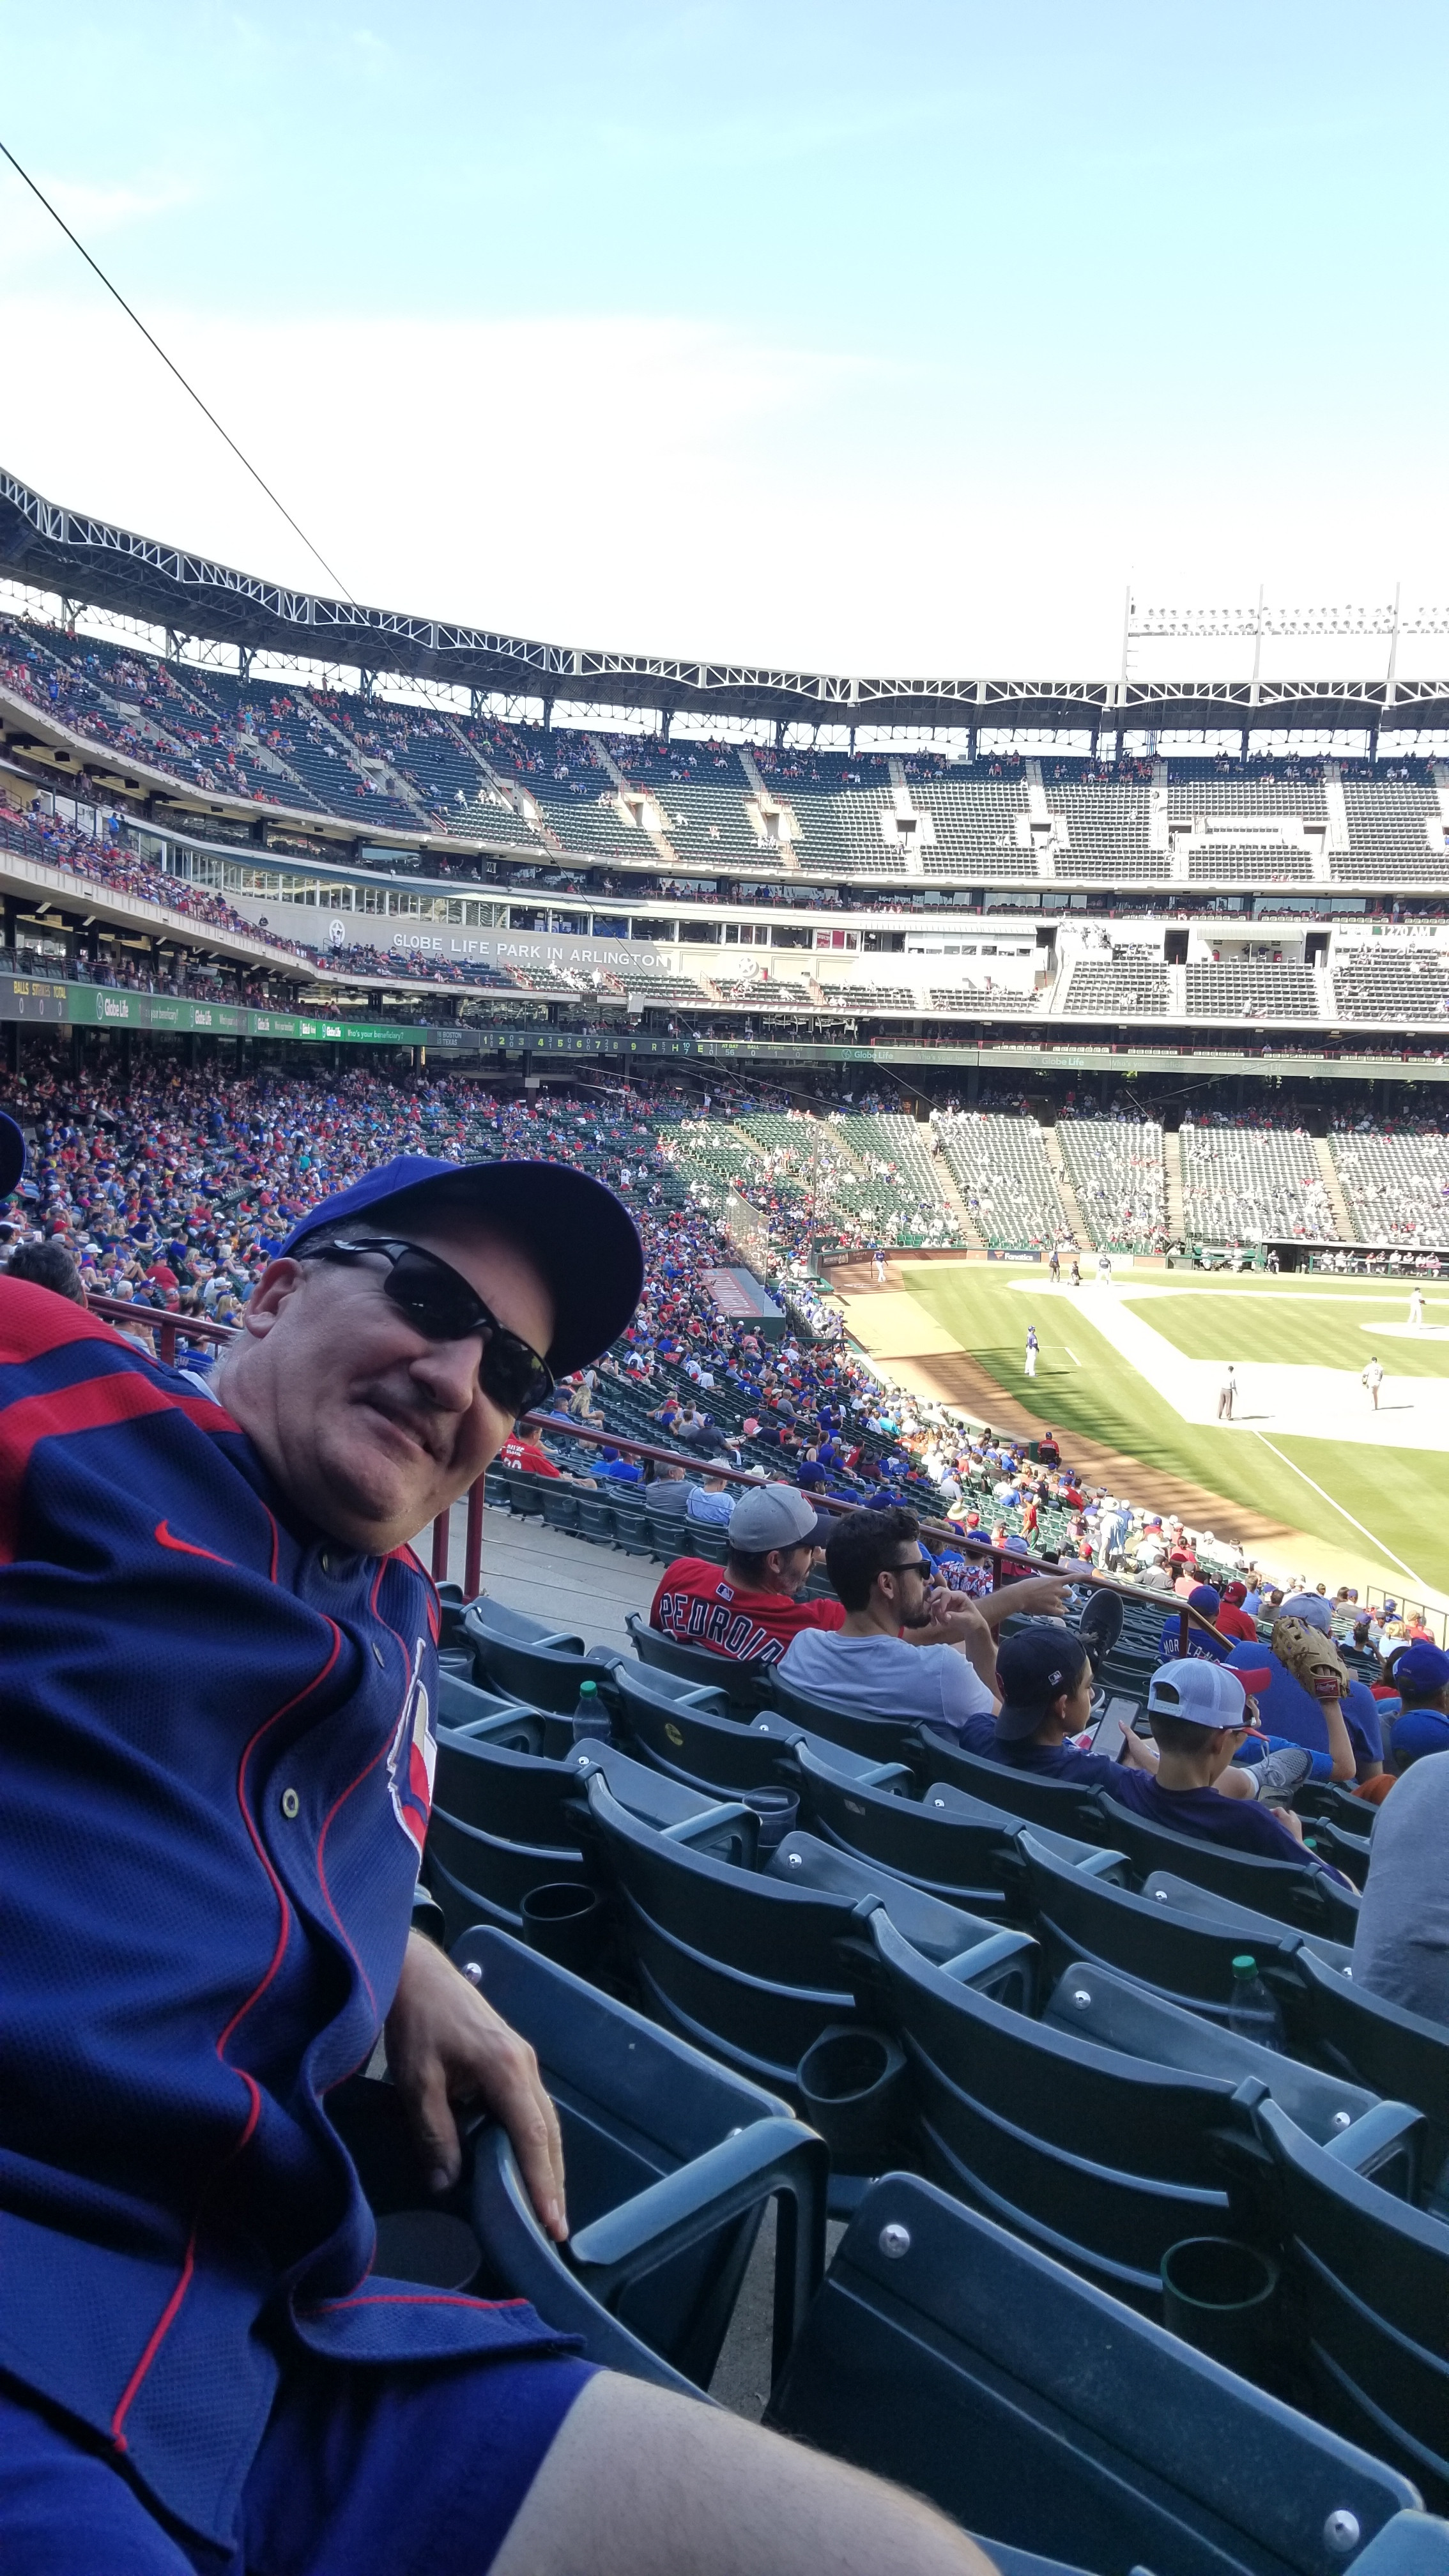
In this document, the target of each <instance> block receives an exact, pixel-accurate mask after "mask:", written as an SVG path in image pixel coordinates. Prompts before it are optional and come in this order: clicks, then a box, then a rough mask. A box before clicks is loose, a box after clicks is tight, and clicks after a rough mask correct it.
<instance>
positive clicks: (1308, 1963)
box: [1286, 1945, 1449, 2182]
mask: <svg viewBox="0 0 1449 2576" xmlns="http://www.w3.org/2000/svg"><path fill="white" fill-rule="evenodd" d="M1350 1964H1351V1961H1350V1958H1349V1957H1348V1956H1347V1955H1346V1956H1345V1957H1344V1959H1343V1960H1342V1961H1341V1962H1340V1963H1339V1964H1337V1965H1335V1964H1334V1962H1333V1961H1331V1960H1329V1959H1326V1958H1324V1957H1322V1956H1321V1955H1319V1954H1318V1953H1316V1952H1315V1951H1313V1950H1311V1949H1309V1948H1308V1947H1307V1946H1306V1945H1305V1947H1304V1948H1303V1949H1302V1950H1301V1951H1300V1953H1299V1954H1298V1956H1297V1958H1296V1959H1295V1961H1294V1966H1295V1969H1296V1971H1297V1976H1296V1991H1295V1993H1294V1995H1293V1997H1292V1998H1291V2000H1290V2001H1289V2002H1288V2003H1287V2005H1286V2009H1287V2011H1288V2015H1289V2030H1290V2032H1291V2034H1292V2037H1293V2041H1294V2045H1295V2046H1296V2047H1300V2048H1303V2049H1305V2050H1307V2051H1311V2053H1312V2054H1313V2056H1315V2057H1316V2058H1317V2060H1318V2063H1319V2064H1320V2065H1321V2066H1328V2067H1333V2068H1337V2069H1340V2070H1341V2071H1342V2072H1343V2073H1344V2074H1346V2075H1349V2076H1351V2077H1352V2078H1353V2080H1354V2082H1355V2083H1357V2084H1366V2085H1369V2086H1370V2087H1371V2088H1372V2090H1373V2091H1374V2092H1375V2093H1381V2094H1383V2095H1384V2097H1385V2098H1386V2099H1388V2100H1391V2101H1395V2102H1411V2103H1412V2104H1413V2106H1414V2109H1415V2110H1416V2111H1420V2112H1422V2114H1423V2117H1424V2129H1425V2134H1424V2172H1425V2177H1426V2179H1427V2180H1429V2181H1431V2182H1432V2181H1433V2180H1434V2178H1435V2177H1436V2176H1437V2175H1438V2174H1439V2173H1440V2171H1441V2169H1442V2168H1443V2166H1444V2164H1445V2160H1446V2158H1449V2029H1446V2028H1445V2026H1444V2024H1443V2023H1442V2022H1437V2021H1425V2020H1424V2019H1423V2018H1422V2016H1421V2015H1420V2014H1418V2013H1411V2012H1405V2011H1404V2009H1403V2007H1402V2005H1400V2004H1391V2003H1386V2002H1385V2001H1384V1999H1383V1997H1382V1996H1381V1995H1374V1994H1370V1992H1369V1990H1368V1988H1367V1986H1358V1985H1355V1984H1354V1983H1353V1982H1352V1980H1351V1978H1350V1977H1348V1976H1345V1974H1344V1968H1345V1967H1347V1966H1348V1965H1350Z"/></svg>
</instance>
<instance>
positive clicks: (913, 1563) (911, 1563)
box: [881, 1556, 935, 1574]
mask: <svg viewBox="0 0 1449 2576" xmlns="http://www.w3.org/2000/svg"><path fill="white" fill-rule="evenodd" d="M881 1572H882V1573H883V1574H928V1573H934V1572H935V1568H934V1566H933V1565H932V1563H931V1560H930V1558H929V1557H928V1556H908V1557H907V1558H906V1560H905V1562H904V1564H903V1565H883V1566H882V1567H881Z"/></svg>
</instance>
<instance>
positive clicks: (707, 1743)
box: [620, 1667, 793, 1792]
mask: <svg viewBox="0 0 1449 2576" xmlns="http://www.w3.org/2000/svg"><path fill="white" fill-rule="evenodd" d="M623 1669H625V1668H624V1667H621V1670H623ZM707 1696H708V1697H711V1698H714V1697H720V1698H721V1699H722V1697H723V1695H722V1694H717V1693H713V1692H711V1693H708V1694H706V1693H705V1692H704V1691H700V1692H699V1693H698V1694H697V1697H698V1699H704V1698H705V1697H707ZM620 1697H621V1701H622V1703H623V1705H624V1707H625V1709H626V1711H627V1716H626V1721H625V1722H626V1724H627V1727H628V1736H629V1742H630V1744H631V1746H632V1747H633V1749H634V1750H635V1752H637V1753H638V1755H639V1756H640V1759H641V1760H642V1761H645V1762H652V1763H653V1764H654V1765H655V1767H656V1769H658V1770H660V1771H666V1772H668V1773H669V1775H670V1777H671V1778H673V1779H678V1780H687V1781H690V1782H698V1783H700V1784H702V1785H703V1786H704V1787H706V1788H712V1789H717V1790H720V1791H722V1792H723V1791H739V1790H741V1789H762V1788H772V1787H778V1785H779V1782H780V1779H781V1775H782V1770H787V1769H788V1770H793V1762H792V1759H791V1756H790V1754H789V1751H788V1749H787V1748H785V1747H784V1746H781V1745H778V1744H776V1743H775V1742H773V1741H772V1739H771V1738H770V1737H769V1736H767V1735H758V1734H756V1733H755V1732H754V1730H753V1729H752V1728H750V1727H747V1726H743V1725H741V1723H740V1721H739V1719H738V1718H733V1717H718V1716H714V1715H712V1714H711V1713H710V1712H709V1711H708V1710H707V1709H704V1708H700V1707H699V1706H697V1705H692V1704H690V1703H689V1702H687V1701H684V1700H673V1701H667V1700H659V1699H655V1698H654V1697H652V1696H651V1695H650V1694H648V1693H646V1692H642V1691H640V1692H634V1693H630V1694H628V1695H627V1696H626V1695H625V1693H624V1692H623V1690H622V1687H621V1692H620Z"/></svg>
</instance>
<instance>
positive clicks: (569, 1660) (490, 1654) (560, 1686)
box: [463, 1604, 619, 1715]
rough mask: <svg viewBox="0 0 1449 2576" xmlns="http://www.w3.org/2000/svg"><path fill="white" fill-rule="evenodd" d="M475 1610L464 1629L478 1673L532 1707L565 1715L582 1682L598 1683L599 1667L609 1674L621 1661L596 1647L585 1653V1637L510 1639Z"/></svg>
mask: <svg viewBox="0 0 1449 2576" xmlns="http://www.w3.org/2000/svg"><path fill="white" fill-rule="evenodd" d="M478 1607H479V1605H477V1604H475V1605H474V1609H477V1608H478ZM474 1609H470V1610H469V1611H468V1613H467V1616H466V1617H465V1619H464V1622H463V1626H464V1629H465V1632H466V1634H467V1637H468V1640H469V1643H470V1644H471V1646H472V1648H473V1659H474V1668H475V1670H476V1671H477V1672H478V1674H479V1675H480V1677H481V1678H482V1679H483V1680H484V1681H486V1682H488V1683H490V1684H491V1685H492V1687H493V1688H494V1689H495V1690H498V1691H503V1692H506V1693H507V1694H508V1695H509V1696H510V1697H511V1698H513V1699H518V1700H524V1701H527V1702H528V1703H529V1705H530V1706H532V1707H534V1708H546V1709H552V1710H553V1711H555V1713H556V1714H558V1715H567V1714H568V1713H569V1712H571V1711H572V1710H573V1709H574V1707H575V1706H576V1705H577V1702H578V1696H579V1691H580V1688H581V1686H582V1684H583V1683H584V1682H588V1681H591V1682H597V1681H599V1680H600V1678H601V1674H600V1669H599V1668H600V1666H601V1665H603V1667H604V1668H605V1670H607V1669H608V1667H609V1666H610V1665H611V1664H613V1663H617V1662H618V1661H619V1657H618V1656H617V1655H615V1654H610V1653H608V1652H607V1651H602V1652H601V1650H600V1649H599V1648H597V1647H595V1648H593V1649H592V1650H591V1651H590V1652H589V1653H588V1654H585V1652H584V1647H583V1641H582V1639H581V1638H575V1637H561V1638H560V1637H554V1638H551V1639H549V1640H548V1642H546V1643H545V1642H542V1641H536V1640H533V1639H527V1638H520V1637H516V1636H511V1635H509V1634H508V1633H507V1632H506V1631H505V1630H500V1629H499V1627H498V1626H497V1624H496V1622H494V1621H492V1620H490V1619H487V1618H477V1619H475V1616H474Z"/></svg>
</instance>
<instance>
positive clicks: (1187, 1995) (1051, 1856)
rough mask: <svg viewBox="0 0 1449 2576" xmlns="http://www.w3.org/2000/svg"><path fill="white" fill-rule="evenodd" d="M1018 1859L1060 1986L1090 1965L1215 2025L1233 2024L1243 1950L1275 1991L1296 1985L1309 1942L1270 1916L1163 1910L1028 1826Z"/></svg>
mask: <svg viewBox="0 0 1449 2576" xmlns="http://www.w3.org/2000/svg"><path fill="white" fill-rule="evenodd" d="M1017 1850H1018V1852H1019V1854H1020V1859H1021V1867H1022V1871H1023V1874H1024V1882H1025V1901H1026V1905H1027V1909H1028V1920H1029V1922H1030V1925H1031V1929H1032V1931H1033V1932H1034V1933H1035V1934H1036V1937H1037V1939H1038V1940H1039V1941H1040V1943H1041V1945H1042V1954H1043V1957H1044V1959H1045V1962H1046V1966H1047V1970H1048V1973H1049V1974H1050V1975H1051V1976H1052V1977H1053V1978H1055V1977H1059V1976H1060V1975H1061V1973H1062V1971H1063V1969H1064V1968H1066V1967H1068V1966H1069V1965H1070V1964H1071V1962H1072V1961H1073V1960H1074V1959H1083V1960H1087V1961H1090V1962H1092V1963H1093V1964H1100V1965H1102V1966H1104V1967H1110V1968H1116V1969H1118V1970H1120V1972H1121V1973H1122V1974H1123V1975H1124V1976H1129V1977H1135V1978H1137V1979H1138V1980H1139V1982H1140V1983H1141V1984H1143V1985H1145V1986H1147V1987H1148V1988H1149V1989H1150V1990H1151V1991H1152V1992H1153V1993H1155V1994H1160V1995H1165V1996H1167V1997H1168V1998H1169V1999H1170V2000H1171V2001H1172V2002H1174V2003H1180V2004H1186V2005H1189V2006H1190V2007H1191V2009H1192V2010H1193V2011H1194V2012H1197V2013H1202V2014H1205V2015H1207V2017H1208V2018H1209V2019H1210V2020H1214V2021H1220V2022H1226V2020H1227V2016H1228V2006H1229V2002H1230V1999H1231V1995H1232V1988H1233V1961H1234V1959H1235V1958H1237V1957H1238V1956H1239V1955H1240V1953H1241V1952H1242V1951H1243V1950H1244V1949H1251V1950H1252V1952H1253V1955H1254V1957H1255V1958H1256V1960H1257V1962H1258V1966H1259V1968H1260V1969H1261V1970H1262V1972H1263V1974H1264V1975H1265V1976H1266V1977H1267V1978H1268V1979H1269V1981H1270V1982H1271V1983H1272V1985H1273V1987H1274V1990H1275V1992H1278V1993H1280V1994H1281V1992H1282V1987H1281V1983H1280V1979H1283V1978H1287V1979H1290V1980H1291V1979H1293V1977H1294V1974H1295V1970H1294V1965H1293V1962H1294V1960H1295V1958H1296V1955H1297V1953H1298V1952H1299V1951H1300V1950H1301V1949H1302V1948H1303V1947H1304V1939H1303V1935H1302V1933H1301V1932H1295V1931H1292V1930H1290V1929H1289V1927H1288V1925H1287V1924H1286V1923H1275V1922H1274V1921H1273V1919H1272V1917H1271V1916H1270V1915H1266V1914H1259V1915H1248V1914H1245V1913H1244V1912H1243V1910H1242V1909H1241V1908H1240V1907H1234V1906H1229V1905H1228V1903H1227V1901H1226V1899H1224V1900H1223V1902H1222V1912H1221V1914H1219V1915H1217V1916H1216V1917H1214V1915H1213V1914H1212V1912H1211V1910H1210V1909H1209V1910H1206V1911H1204V1912H1202V1913H1196V1914H1185V1913H1182V1912H1180V1911H1178V1910H1177V1909H1176V1908H1175V1907H1173V1906H1172V1905H1171V1904H1170V1903H1169V1902H1168V1901H1167V1899H1166V1896H1165V1894H1164V1897H1163V1900H1162V1902H1161V1903H1159V1902H1158V1901H1157V1899H1156V1898H1155V1897H1154V1896H1152V1895H1150V1894H1147V1893H1143V1894H1142V1895H1140V1896H1139V1895H1134V1893H1133V1892H1132V1890H1131V1889H1130V1888H1127V1887H1120V1886H1116V1885H1114V1884H1112V1883H1111V1882H1109V1881H1108V1880H1107V1879H1105V1878H1104V1877H1102V1876H1101V1875H1099V1874H1098V1873H1097V1872H1096V1871H1094V1870H1092V1869H1090V1868H1088V1869H1082V1868H1076V1869H1074V1868H1072V1867H1071V1865H1070V1864H1069V1863H1068V1862H1066V1861H1064V1860H1062V1859H1061V1857H1060V1856H1059V1854H1058V1853H1056V1852H1055V1851H1053V1850H1052V1849H1051V1847H1050V1845H1049V1844H1048V1843H1047V1842H1046V1841H1045V1840H1044V1839H1043V1837H1042V1836H1041V1835H1040V1834H1037V1833H1034V1832H1033V1831H1032V1830H1031V1828H1030V1827H1025V1828H1024V1829H1023V1831H1022V1833H1021V1835H1020V1837H1019V1840H1018V1843H1017ZM1345 2071H1347V2070H1345Z"/></svg>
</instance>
